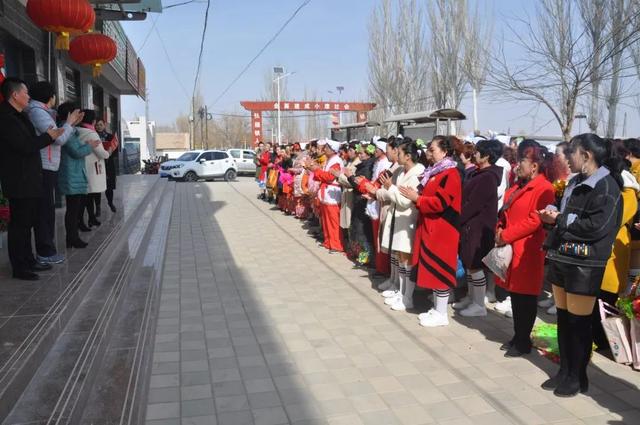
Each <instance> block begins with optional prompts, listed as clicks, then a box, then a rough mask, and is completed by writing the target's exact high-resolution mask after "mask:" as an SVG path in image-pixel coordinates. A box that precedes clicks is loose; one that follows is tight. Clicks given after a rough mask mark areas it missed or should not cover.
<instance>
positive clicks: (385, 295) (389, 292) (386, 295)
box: [381, 289, 400, 298]
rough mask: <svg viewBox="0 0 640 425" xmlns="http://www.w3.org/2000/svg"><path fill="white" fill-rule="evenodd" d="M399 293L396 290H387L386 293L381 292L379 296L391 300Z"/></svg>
mask: <svg viewBox="0 0 640 425" xmlns="http://www.w3.org/2000/svg"><path fill="white" fill-rule="evenodd" d="M399 293H400V291H398V290H397V289H387V290H386V291H383V292H382V294H381V295H382V296H383V298H393V297H397V296H398V294H399Z"/></svg>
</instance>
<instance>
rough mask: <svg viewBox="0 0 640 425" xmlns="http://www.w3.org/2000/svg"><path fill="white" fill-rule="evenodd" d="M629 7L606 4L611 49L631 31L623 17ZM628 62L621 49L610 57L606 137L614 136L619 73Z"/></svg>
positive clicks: (614, 1) (622, 1) (613, 0)
mask: <svg viewBox="0 0 640 425" xmlns="http://www.w3.org/2000/svg"><path fill="white" fill-rule="evenodd" d="M631 6H632V3H631V1H629V0H609V2H608V7H609V16H610V17H611V19H610V22H611V24H610V25H611V36H610V37H609V39H608V42H609V43H610V45H611V48H612V49H614V48H615V46H618V45H620V44H621V43H623V42H624V40H625V39H626V37H627V32H628V31H629V30H630V29H631V28H630V27H629V26H627V22H626V21H625V17H627V16H630V15H631V13H632V9H631ZM628 60H630V57H629V55H628V54H627V53H626V52H625V51H624V50H622V49H616V50H615V51H614V52H613V54H612V55H611V80H610V85H609V90H608V91H607V95H606V99H605V101H606V104H607V109H608V110H609V116H608V119H607V131H606V134H605V135H606V136H607V137H614V136H615V132H616V116H617V112H618V104H619V103H620V97H621V95H622V91H623V88H622V80H621V75H620V73H621V71H622V67H623V66H624V64H625V62H627V61H628Z"/></svg>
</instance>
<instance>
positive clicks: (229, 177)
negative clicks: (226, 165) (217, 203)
mask: <svg viewBox="0 0 640 425" xmlns="http://www.w3.org/2000/svg"><path fill="white" fill-rule="evenodd" d="M236 176H237V173H236V171H235V170H234V169H231V168H230V169H228V170H227V172H226V173H224V180H225V181H228V182H231V181H234V180H235V179H236Z"/></svg>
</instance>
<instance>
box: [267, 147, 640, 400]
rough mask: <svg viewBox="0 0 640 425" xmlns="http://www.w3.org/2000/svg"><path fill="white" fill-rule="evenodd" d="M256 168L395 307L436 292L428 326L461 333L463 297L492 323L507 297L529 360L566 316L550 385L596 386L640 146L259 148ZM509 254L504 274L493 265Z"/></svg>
mask: <svg viewBox="0 0 640 425" xmlns="http://www.w3.org/2000/svg"><path fill="white" fill-rule="evenodd" d="M256 165H257V171H256V180H257V182H258V185H259V189H260V192H259V194H258V197H259V198H261V199H264V200H265V201H267V202H272V203H274V204H276V205H277V206H278V208H279V209H281V210H282V211H283V212H284V213H285V214H288V215H292V216H294V217H296V218H298V219H300V220H305V221H306V222H307V225H308V226H310V227H311V229H313V228H314V227H315V228H316V229H317V230H318V231H317V232H316V234H315V236H316V237H317V239H318V241H319V244H320V245H321V246H323V247H324V248H326V249H327V250H328V251H329V252H330V253H332V254H340V253H341V254H344V255H346V256H347V257H348V258H350V259H351V260H352V261H353V262H354V265H355V266H356V267H362V268H367V269H369V270H370V272H371V273H372V274H376V275H379V276H385V277H386V280H384V281H382V282H381V283H379V284H378V286H377V289H378V290H379V292H380V293H381V295H382V297H383V298H384V303H385V304H386V305H388V306H389V307H390V308H391V309H392V310H395V311H406V310H410V309H414V301H413V295H414V289H415V288H416V286H417V287H419V288H424V289H427V290H430V291H431V292H432V299H431V300H432V306H431V307H430V308H429V309H428V311H426V312H421V313H420V314H419V315H418V321H419V324H420V325H422V326H424V327H438V326H446V325H448V324H449V313H448V305H449V304H450V303H452V304H453V309H454V311H455V312H456V314H458V315H460V316H462V317H471V318H475V319H472V320H482V319H481V318H482V317H484V316H486V315H487V306H491V304H493V303H494V302H497V303H496V304H495V309H496V311H498V312H501V313H503V314H505V315H507V316H509V317H512V318H513V337H512V338H511V339H510V340H509V341H505V343H504V344H503V345H502V346H501V347H500V349H501V350H504V351H505V354H504V355H505V356H506V357H519V356H523V355H526V354H528V353H530V352H531V350H532V340H531V332H532V329H533V326H534V322H535V320H536V316H537V308H538V307H545V308H548V309H549V313H552V314H557V329H558V345H559V351H560V368H559V371H558V373H557V374H556V375H555V376H553V377H551V378H550V379H549V380H547V381H545V382H544V383H543V384H542V387H543V388H545V389H548V390H552V391H554V393H555V394H556V395H557V396H560V397H570V396H574V395H576V394H578V393H580V392H585V391H587V389H588V378H587V364H588V362H589V359H590V356H591V351H592V346H593V343H594V342H595V344H596V346H597V348H598V349H599V350H607V349H608V348H609V347H608V341H607V339H606V337H605V335H604V332H603V329H602V326H601V323H600V317H599V314H598V309H597V306H596V304H597V299H598V298H601V299H603V300H605V301H607V302H609V303H612V304H613V303H615V301H616V299H617V297H618V294H622V293H624V292H625V291H626V290H627V280H628V274H629V269H630V258H631V249H632V244H633V242H632V240H633V239H636V237H635V235H634V232H635V225H634V224H635V223H637V222H638V221H639V220H638V218H637V210H638V193H639V191H640V186H639V184H638V177H640V173H639V172H640V140H637V139H628V140H611V139H603V138H601V137H599V136H597V135H595V134H581V135H578V136H576V137H574V138H573V139H572V140H571V142H570V143H567V142H563V143H560V144H559V145H558V146H557V147H556V149H555V152H552V151H550V150H549V149H547V148H546V147H545V146H543V145H542V144H540V143H538V142H537V141H535V140H530V139H524V140H513V141H510V140H508V139H507V140H504V138H501V137H495V138H483V137H474V138H470V139H468V140H466V141H465V140H460V139H458V138H456V137H454V136H435V137H434V138H433V140H430V141H426V142H425V141H423V140H420V139H418V140H412V139H410V138H408V137H403V136H402V135H397V136H394V135H390V136H389V137H387V138H378V137H374V138H373V139H372V140H370V141H367V140H352V141H349V142H343V143H339V142H337V141H334V140H326V139H325V140H314V141H311V142H309V143H306V144H299V143H295V144H292V145H287V146H272V145H271V144H269V143H266V144H263V143H260V145H259V146H258V149H257V152H256ZM638 239H640V238H638ZM506 246H510V247H511V252H512V255H511V259H510V262H509V264H508V268H507V269H506V274H505V275H504V276H503V279H500V278H498V277H497V276H494V275H493V274H492V273H491V272H490V271H489V270H488V269H487V267H486V265H485V263H484V261H483V260H484V259H485V257H487V255H488V254H489V253H490V252H491V251H492V250H494V249H500V248H501V247H506ZM380 280H382V278H381V279H379V280H376V281H380ZM464 283H466V285H464ZM461 284H462V285H461ZM464 286H466V296H464V297H461V295H462V294H461V293H460V292H462V293H464V290H463V291H460V289H461V288H464ZM548 293H550V294H551V296H550V297H549V296H548ZM456 296H457V297H458V299H457V300H455V299H454V298H455V297H456Z"/></svg>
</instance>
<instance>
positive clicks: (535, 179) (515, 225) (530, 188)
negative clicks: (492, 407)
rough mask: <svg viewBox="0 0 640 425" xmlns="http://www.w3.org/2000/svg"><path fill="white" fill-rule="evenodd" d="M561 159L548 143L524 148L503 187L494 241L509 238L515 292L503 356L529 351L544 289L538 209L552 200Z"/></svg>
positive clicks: (542, 233)
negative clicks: (513, 181)
mask: <svg viewBox="0 0 640 425" xmlns="http://www.w3.org/2000/svg"><path fill="white" fill-rule="evenodd" d="M557 165H558V161H557V160H556V159H555V158H554V154H553V153H551V152H549V151H548V150H547V149H546V148H545V147H544V146H540V145H537V146H532V147H529V148H526V149H525V150H524V151H523V152H522V154H521V156H520V157H519V158H518V168H517V171H516V172H517V175H518V180H517V182H516V184H515V185H514V186H512V187H511V188H509V190H507V192H506V193H505V196H504V199H505V203H504V205H503V207H502V210H500V218H499V221H498V230H497V232H496V245H498V246H503V245H505V244H510V245H511V247H512V248H513V258H512V260H511V265H510V266H509V269H508V270H507V277H506V281H505V282H498V284H499V285H500V286H503V287H504V288H505V289H507V290H508V291H509V293H510V296H511V308H512V310H513V329H514V333H515V335H514V337H513V339H511V341H509V342H508V343H506V344H504V345H503V346H502V347H501V349H503V350H507V352H506V353H505V357H518V356H522V355H523V354H527V353H529V352H531V338H530V335H531V330H532V329H533V324H534V322H535V320H536V312H537V298H538V296H539V295H540V292H541V291H542V283H543V278H544V257H545V251H544V250H543V248H542V244H543V242H544V239H545V230H544V229H543V228H542V221H541V220H540V215H539V214H538V211H540V210H542V209H544V208H546V207H547V205H553V204H554V202H555V190H554V188H553V185H552V184H551V182H552V181H554V180H555V179H556V174H557V171H558V166H557Z"/></svg>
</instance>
